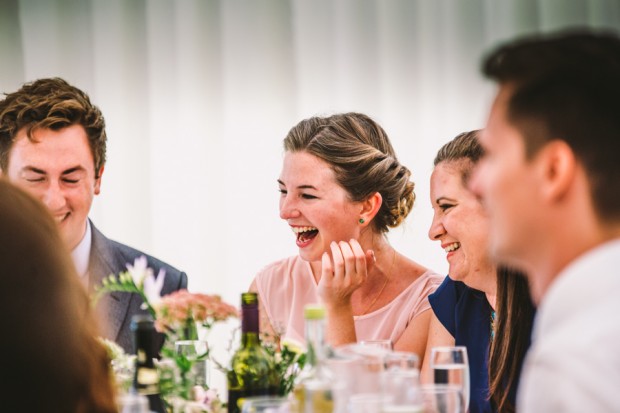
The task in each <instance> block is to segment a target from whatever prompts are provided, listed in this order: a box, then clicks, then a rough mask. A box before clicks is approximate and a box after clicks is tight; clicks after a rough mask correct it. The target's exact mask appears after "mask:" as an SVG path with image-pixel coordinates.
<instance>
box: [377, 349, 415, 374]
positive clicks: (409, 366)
mask: <svg viewBox="0 0 620 413" xmlns="http://www.w3.org/2000/svg"><path fill="white" fill-rule="evenodd" d="M383 365H384V368H385V370H394V369H398V370H418V369H419V368H420V358H419V357H418V355H417V354H415V353H411V352H408V351H392V352H389V353H387V354H385V355H384V356H383Z"/></svg>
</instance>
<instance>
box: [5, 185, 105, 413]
mask: <svg viewBox="0 0 620 413" xmlns="http://www.w3.org/2000/svg"><path fill="white" fill-rule="evenodd" d="M0 228H2V230H1V231H0V262H1V263H2V275H1V276H0V317H1V320H0V324H1V325H2V328H3V330H4V337H3V339H2V340H0V354H2V357H1V358H0V376H2V377H1V379H0V381H1V382H2V383H3V384H2V386H0V398H1V399H2V406H3V407H2V409H3V410H5V409H6V411H28V412H43V411H45V412H85V413H86V412H114V411H115V404H114V394H113V390H112V382H111V376H110V374H111V373H110V370H109V364H108V358H107V354H106V352H105V349H104V348H103V346H102V345H101V344H100V343H99V342H98V340H97V338H96V334H97V333H96V328H95V325H94V321H93V319H92V317H91V310H90V304H89V300H88V297H87V294H86V292H85V291H84V289H83V287H82V286H81V285H80V284H79V280H78V277H77V276H76V274H75V269H74V266H73V263H72V261H71V258H70V256H69V254H68V251H67V249H66V245H65V244H64V243H63V242H62V240H61V237H60V235H59V233H58V228H57V225H56V224H55V222H54V221H53V219H52V217H51V216H50V215H49V212H48V211H47V210H46V209H45V207H44V206H43V205H42V204H40V203H39V202H38V201H36V200H35V199H33V198H31V197H30V196H29V195H27V194H26V193H25V192H23V191H21V190H20V189H18V188H16V187H14V186H13V185H11V184H10V183H8V182H7V181H6V180H3V179H0Z"/></svg>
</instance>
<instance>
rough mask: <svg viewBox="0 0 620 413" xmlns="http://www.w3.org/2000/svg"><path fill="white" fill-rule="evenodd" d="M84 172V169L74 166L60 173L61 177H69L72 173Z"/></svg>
mask: <svg viewBox="0 0 620 413" xmlns="http://www.w3.org/2000/svg"><path fill="white" fill-rule="evenodd" d="M83 171H86V169H85V168H84V167H82V166H74V167H73V168H69V169H65V170H64V171H62V174H61V175H69V174H72V173H74V172H83Z"/></svg>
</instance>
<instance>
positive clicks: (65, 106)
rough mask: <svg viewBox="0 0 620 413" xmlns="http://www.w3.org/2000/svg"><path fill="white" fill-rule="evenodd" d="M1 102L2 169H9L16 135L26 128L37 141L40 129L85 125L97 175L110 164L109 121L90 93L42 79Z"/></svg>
mask: <svg viewBox="0 0 620 413" xmlns="http://www.w3.org/2000/svg"><path fill="white" fill-rule="evenodd" d="M5 96H6V97H5V99H4V100H2V101H1V102H0V169H2V170H6V169H7V167H8V163H9V153H10V151H11V148H12V146H13V143H14V141H15V136H16V135H17V133H18V132H19V131H21V130H22V129H24V128H25V130H26V133H27V136H28V139H30V140H31V141H34V137H33V132H34V131H36V130H37V129H52V130H60V129H63V128H66V127H68V126H71V125H82V126H83V127H84V130H85V131H86V135H87V136H88V143H89V145H90V149H91V152H92V154H93V159H94V163H95V176H96V177H99V171H100V170H101V168H102V167H103V166H104V165H105V161H106V141H107V137H106V133H105V121H104V119H103V115H102V114H101V111H100V110H99V108H98V107H96V106H94V105H93V104H92V103H91V102H90V98H89V97H88V95H87V94H86V93H84V92H83V91H81V90H80V89H78V88H76V87H75V86H71V85H70V84H69V83H67V82H66V81H65V80H63V79H60V78H57V77H56V78H48V79H39V80H36V81H34V82H31V83H26V84H24V85H23V86H22V87H21V88H20V89H19V90H18V91H16V92H13V93H8V94H5Z"/></svg>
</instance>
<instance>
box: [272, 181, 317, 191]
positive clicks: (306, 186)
mask: <svg viewBox="0 0 620 413" xmlns="http://www.w3.org/2000/svg"><path fill="white" fill-rule="evenodd" d="M278 183H279V184H280V185H282V186H286V184H285V183H284V182H282V181H281V180H279V179H278ZM297 189H314V190H315V191H318V189H316V187H314V186H312V185H299V186H298V187H297Z"/></svg>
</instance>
